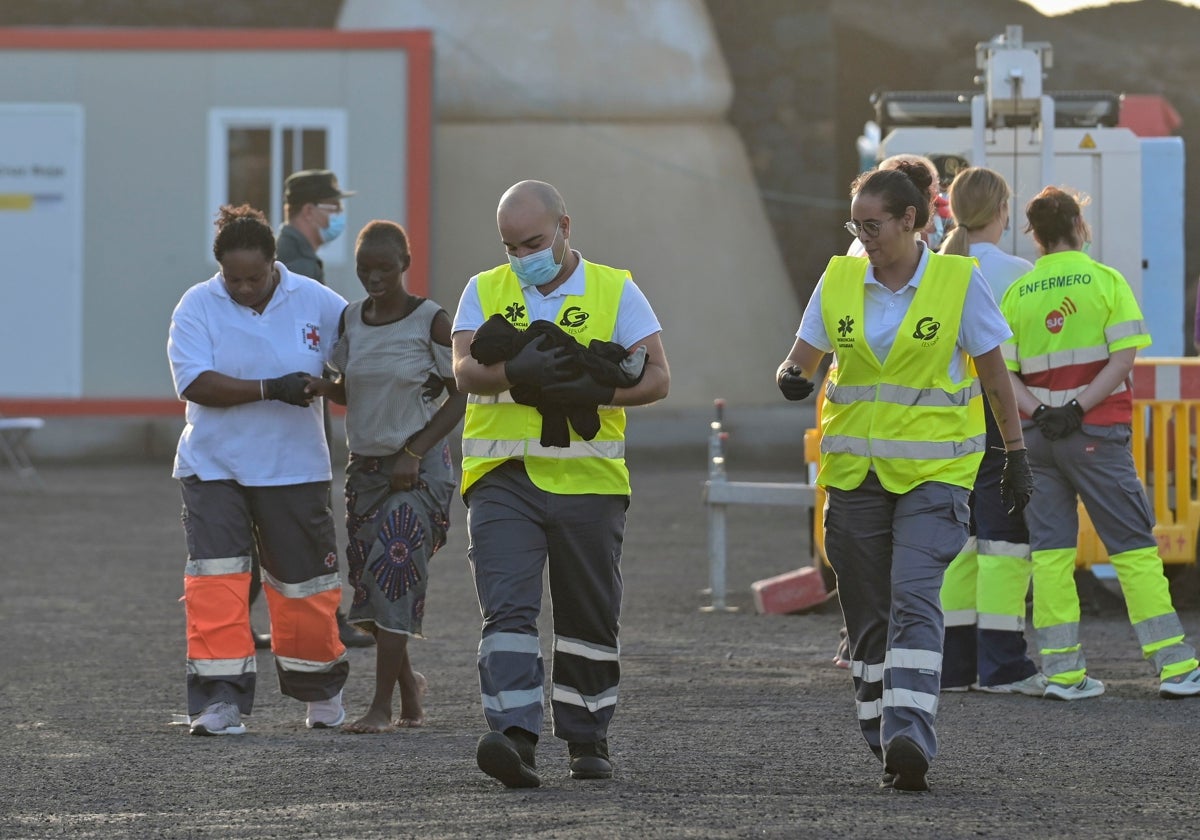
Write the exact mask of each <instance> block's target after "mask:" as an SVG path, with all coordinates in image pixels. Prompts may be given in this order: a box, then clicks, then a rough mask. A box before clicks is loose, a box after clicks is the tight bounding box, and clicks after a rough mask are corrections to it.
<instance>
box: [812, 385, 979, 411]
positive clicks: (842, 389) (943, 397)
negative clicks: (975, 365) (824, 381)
mask: <svg viewBox="0 0 1200 840" xmlns="http://www.w3.org/2000/svg"><path fill="white" fill-rule="evenodd" d="M982 393H983V386H982V385H980V384H979V380H978V379H976V380H974V381H973V382H972V383H971V384H970V385H968V386H967V387H965V388H963V389H962V390H961V391H957V392H950V391H943V390H942V389H941V388H909V387H907V386H905V385H835V384H834V383H832V382H830V383H829V385H827V386H826V388H825V399H827V400H829V401H830V402H832V403H836V404H838V405H849V404H850V403H854V402H886V403H893V404H895V405H904V406H923V407H928V408H952V407H961V406H964V405H966V404H967V403H969V402H970V401H971V400H972V399H973V398H975V397H977V396H979V395H980V394H982Z"/></svg>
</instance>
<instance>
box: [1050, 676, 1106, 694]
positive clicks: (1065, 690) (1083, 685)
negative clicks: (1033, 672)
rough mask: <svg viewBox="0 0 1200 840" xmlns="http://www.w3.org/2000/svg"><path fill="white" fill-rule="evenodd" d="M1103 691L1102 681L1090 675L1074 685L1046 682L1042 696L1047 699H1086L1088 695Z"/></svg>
mask: <svg viewBox="0 0 1200 840" xmlns="http://www.w3.org/2000/svg"><path fill="white" fill-rule="evenodd" d="M1103 693H1104V683H1102V682H1100V680H1094V679H1092V678H1091V677H1084V678H1083V679H1081V680H1080V681H1079V682H1078V683H1076V684H1075V685H1059V684H1058V683H1055V682H1047V683H1046V690H1045V691H1044V692H1042V696H1043V697H1045V698H1046V699H1047V700H1086V699H1087V698H1089V697H1099V696H1100V695H1101V694H1103Z"/></svg>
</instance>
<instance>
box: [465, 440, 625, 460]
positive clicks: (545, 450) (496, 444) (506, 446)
mask: <svg viewBox="0 0 1200 840" xmlns="http://www.w3.org/2000/svg"><path fill="white" fill-rule="evenodd" d="M463 457H464V458H530V457H532V458H611V459H616V458H624V457H625V441H623V440H573V441H571V443H570V445H569V446H564V447H558V446H542V444H541V443H540V442H539V441H536V440H481V439H478V438H464V439H463Z"/></svg>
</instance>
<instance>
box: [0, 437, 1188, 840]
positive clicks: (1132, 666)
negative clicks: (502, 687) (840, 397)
mask: <svg viewBox="0 0 1200 840" xmlns="http://www.w3.org/2000/svg"><path fill="white" fill-rule="evenodd" d="M43 474H44V476H45V479H46V483H47V485H48V487H47V490H46V492H44V493H41V494H33V493H28V492H25V491H24V490H23V489H22V488H21V487H20V486H18V484H17V483H16V481H15V479H13V478H12V476H11V474H4V473H0V579H2V580H3V585H2V586H0V666H2V667H0V674H2V675H3V680H2V687H0V768H3V776H4V778H5V780H6V781H5V782H4V783H3V784H2V785H0V837H4V838H24V837H58V836H70V837H80V838H85V837H161V838H217V837H260V838H272V837H279V838H308V837H355V838H385V837H388V838H391V837H438V838H471V840H477V838H481V837H545V838H556V837H574V836H587V837H595V838H609V837H638V838H643V837H644V838H668V837H705V838H723V837H834V836H856V837H885V836H886V837H889V838H904V837H947V838H957V837H964V838H965V837H971V838H979V837H1072V838H1074V837H1085V838H1109V837H1137V838H1192V837H1195V826H1196V824H1197V820H1198V818H1200V804H1198V801H1197V790H1196V787H1197V780H1198V779H1200V757H1198V753H1197V749H1196V741H1195V740H1193V739H1195V738H1196V730H1197V720H1198V714H1200V699H1197V700H1194V701H1191V700H1189V701H1181V702H1167V701H1163V700H1160V699H1159V698H1158V696H1157V693H1156V687H1157V682H1156V680H1155V679H1154V677H1153V675H1152V673H1151V671H1150V669H1149V667H1148V666H1147V665H1146V664H1145V663H1144V662H1142V660H1141V658H1140V655H1139V653H1138V650H1137V647H1136V644H1135V642H1134V638H1133V634H1132V632H1131V630H1130V628H1129V625H1128V622H1127V620H1126V619H1125V618H1124V617H1123V616H1121V615H1103V616H1088V617H1086V618H1085V623H1084V630H1083V638H1084V644H1085V649H1086V650H1087V653H1088V657H1089V664H1090V665H1091V668H1092V673H1093V674H1094V675H1096V676H1098V677H1100V678H1101V679H1103V680H1105V682H1106V683H1107V685H1108V693H1107V694H1106V695H1105V696H1104V697H1102V698H1099V699H1096V700H1090V701H1085V702H1080V703H1072V704H1067V703H1050V702H1046V701H1042V700H1037V699H1030V698H1024V697H1004V696H992V695H983V694H976V693H970V694H956V695H946V696H945V697H944V698H943V702H942V706H941V712H940V715H939V726H938V729H939V733H940V735H941V753H940V755H939V757H938V759H937V761H936V762H935V764H934V766H933V769H932V770H931V773H930V780H931V783H932V785H933V791H932V793H929V794H924V795H921V794H917V795H913V794H899V793H894V792H886V791H880V790H879V789H878V788H877V782H878V777H879V767H878V765H877V764H876V763H875V761H874V759H873V758H872V757H871V755H870V753H869V752H868V751H867V749H866V748H865V746H864V745H863V743H862V742H861V740H860V737H859V735H858V732H857V726H856V723H855V720H854V710H853V702H852V701H853V698H852V692H851V686H850V679H849V677H848V676H847V674H846V672H845V671H839V670H836V669H834V668H833V667H831V666H830V664H829V657H830V655H831V654H832V652H833V647H834V641H835V638H836V632H837V628H838V626H839V623H840V618H839V616H838V614H837V610H836V608H835V607H833V606H832V605H830V606H827V607H825V608H822V609H820V610H818V611H816V612H814V613H810V614H806V615H793V616H759V615H756V614H755V613H754V610H753V606H752V601H751V595H750V584H751V583H752V582H753V581H755V580H758V579H761V578H764V577H768V576H771V575H774V574H778V573H780V572H783V571H787V570H789V569H792V568H796V567H798V566H799V565H801V564H803V563H805V562H807V561H806V558H807V556H808V536H807V533H806V531H807V528H806V525H805V523H806V519H805V517H804V516H803V514H802V513H797V512H795V511H790V510H787V509H781V508H758V509H748V508H742V509H734V510H733V511H732V512H731V515H730V517H729V526H728V527H729V557H730V569H729V589H730V596H729V601H730V603H731V604H732V605H733V606H736V607H738V608H739V609H738V611H736V612H728V613H720V614H714V613H705V612H701V611H700V609H699V607H701V606H702V605H704V604H705V603H707V601H706V598H705V597H704V596H703V595H702V593H701V589H702V587H703V586H704V585H705V583H706V581H707V549H706V530H705V519H704V510H703V507H702V506H701V504H700V486H701V482H702V481H703V479H704V474H703V471H702V469H701V468H700V467H699V466H697V468H695V469H692V468H685V467H681V466H678V465H665V464H664V465H657V466H656V465H654V464H653V463H650V462H647V461H646V460H645V459H644V458H643V459H642V460H641V461H638V460H636V459H635V462H634V502H633V506H632V508H631V511H630V518H629V527H628V531H627V538H626V551H625V560H624V572H625V581H626V603H625V611H624V617H623V632H622V643H623V644H622V648H623V663H624V676H623V681H622V686H621V689H622V690H621V704H620V707H619V708H618V712H617V716H616V720H615V721H614V725H613V728H612V733H611V738H610V744H611V747H612V749H613V756H614V759H615V762H616V764H617V772H616V776H615V778H614V779H613V780H611V781H607V782H577V781H573V780H571V779H569V778H567V776H566V750H565V745H563V744H561V743H560V742H557V741H555V740H554V739H553V738H552V737H550V736H549V734H548V733H547V734H546V735H545V736H544V737H543V741H542V746H541V749H540V750H539V755H538V760H539V766H540V768H541V771H542V775H543V780H544V784H543V787H542V788H541V789H539V790H533V791H510V790H505V789H503V788H502V787H500V786H498V785H497V784H496V783H494V782H493V781H492V780H490V779H488V778H487V777H485V776H483V775H482V774H481V773H480V772H479V771H478V769H477V768H476V767H475V763H474V745H475V741H476V739H477V738H478V736H479V735H480V734H481V733H482V732H483V731H484V724H483V718H482V713H481V712H480V709H479V697H478V685H477V681H476V672H475V647H476V644H477V642H478V631H479V612H478V606H477V604H476V602H475V598H474V592H473V589H472V586H471V582H470V576H469V572H468V568H467V564H466V560H465V545H466V534H465V528H464V523H465V512H464V511H463V510H462V509H461V508H459V509H458V510H456V511H455V521H454V524H453V526H452V529H451V533H450V541H449V544H448V545H447V546H446V547H445V548H444V549H443V550H442V552H441V553H440V554H438V555H437V557H436V558H435V561H434V564H433V566H432V581H431V585H430V593H429V607H428V613H427V616H426V620H425V629H426V632H427V633H428V636H429V638H428V639H427V640H425V641H423V642H415V643H414V648H413V656H414V662H415V664H416V667H417V668H418V670H420V671H422V672H423V673H424V674H426V676H427V677H428V679H429V685H430V689H429V694H428V697H427V701H426V711H427V713H428V715H429V717H430V723H429V725H428V726H427V727H426V728H424V729H420V730H408V731H403V732H399V733H396V734H390V735H379V736H362V735H349V734H345V733H342V732H336V731H312V732H310V731H307V730H305V728H304V725H303V717H304V709H303V705H302V704H300V703H298V702H296V701H293V700H290V699H287V698H283V697H282V696H281V695H280V694H279V690H278V688H277V686H276V684H275V680H274V679H273V667H272V663H271V661H270V660H271V657H270V654H269V653H262V654H260V656H259V672H260V674H262V678H261V679H260V681H259V691H258V699H257V705H256V708H255V713H254V715H253V716H252V717H250V718H249V719H248V720H247V724H248V727H249V734H248V735H246V736H245V737H242V738H190V737H188V735H187V731H186V728H185V727H182V726H173V725H171V720H172V715H175V714H180V713H182V712H184V711H185V708H184V697H183V657H184V639H183V610H182V605H181V604H180V603H179V602H178V599H179V596H180V595H181V593H182V583H181V581H182V566H183V557H184V547H183V538H182V531H181V529H180V526H179V520H178V516H179V498H178V491H177V489H176V486H175V483H174V482H173V481H172V479H171V478H170V477H169V467H168V465H166V464H157V463H156V464H136V465H130V466H120V467H114V466H57V467H51V468H48V469H45V470H43ZM731 478H734V479H741V480H748V479H760V480H788V477H786V476H780V475H778V474H775V475H772V474H770V473H766V472H761V471H759V472H754V473H746V474H739V475H731ZM338 515H339V516H340V510H339V511H338ZM261 609H262V607H261V606H259V607H256V614H255V615H256V620H257V622H258V623H259V625H260V626H261V625H262V624H263V622H264V616H263V615H262V614H260V613H259V612H258V610H261ZM1182 616H1183V620H1184V624H1185V626H1186V627H1187V628H1188V629H1189V631H1193V630H1195V629H1196V628H1197V627H1198V626H1200V614H1197V613H1196V612H1195V611H1191V610H1189V611H1186V612H1183V613H1182ZM544 629H548V628H544ZM351 659H352V663H351V675H350V682H349V683H348V685H347V689H346V696H347V701H348V705H349V707H350V712H351V714H354V713H355V712H361V711H362V710H363V709H365V707H366V706H367V704H368V702H369V700H370V694H371V683H372V668H373V665H374V653H373V651H372V650H370V649H368V650H361V649H360V650H354V651H351Z"/></svg>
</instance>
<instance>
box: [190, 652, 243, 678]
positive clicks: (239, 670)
mask: <svg viewBox="0 0 1200 840" xmlns="http://www.w3.org/2000/svg"><path fill="white" fill-rule="evenodd" d="M256 671H258V663H257V661H256V660H255V659H254V657H253V656H247V657H246V658H244V659H189V660H188V661H187V672H188V673H189V674H195V675H196V676H198V677H233V676H237V675H238V674H253V673H255V672H256Z"/></svg>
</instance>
